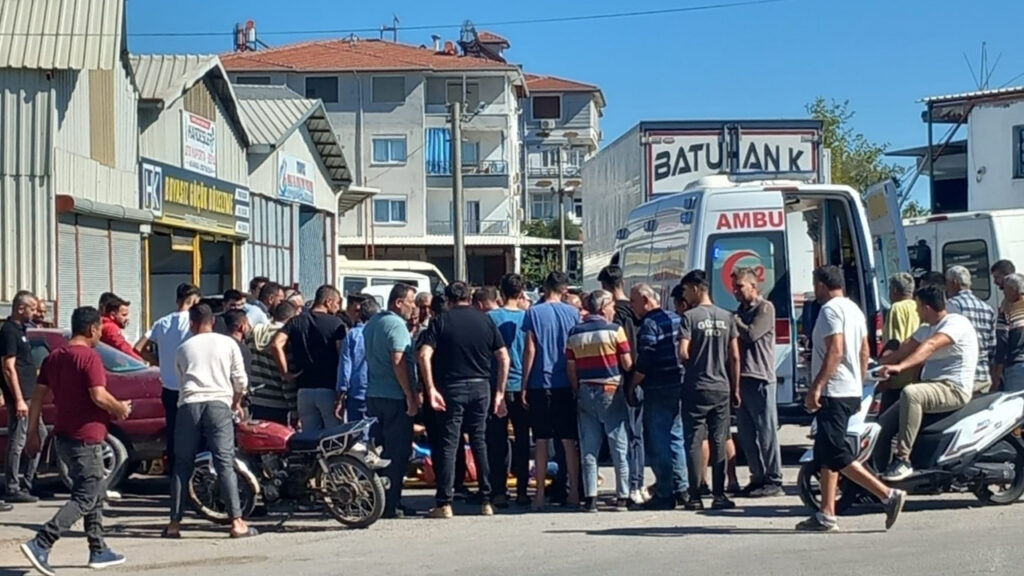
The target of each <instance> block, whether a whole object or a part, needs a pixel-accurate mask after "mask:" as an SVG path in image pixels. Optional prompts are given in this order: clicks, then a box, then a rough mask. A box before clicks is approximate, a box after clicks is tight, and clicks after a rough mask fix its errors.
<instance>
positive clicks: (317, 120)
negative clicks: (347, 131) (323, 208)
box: [235, 85, 352, 188]
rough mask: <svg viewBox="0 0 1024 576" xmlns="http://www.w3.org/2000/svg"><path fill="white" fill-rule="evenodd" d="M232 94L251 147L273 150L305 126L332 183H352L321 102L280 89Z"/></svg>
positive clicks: (240, 88)
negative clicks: (257, 146) (266, 147)
mask: <svg viewBox="0 0 1024 576" xmlns="http://www.w3.org/2000/svg"><path fill="white" fill-rule="evenodd" d="M235 95H236V96H237V97H238V105H239V108H240V109H241V111H242V117H243V118H244V119H245V124H246V126H247V127H248V129H249V136H250V138H251V140H252V143H253V144H265V145H267V146H271V147H274V148H276V147H278V146H280V145H281V144H283V143H284V141H285V140H286V139H287V138H288V136H290V135H291V133H292V132H294V131H295V130H296V129H298V127H299V126H301V125H303V124H305V126H306V130H307V131H308V132H309V137H310V138H311V139H312V140H313V142H314V143H315V144H316V148H317V152H318V153H319V154H320V159H321V160H323V163H324V166H326V167H327V169H328V171H329V172H330V179H331V183H332V184H334V186H335V187H338V188H340V187H342V186H348V185H349V184H351V183H352V174H351V173H350V172H349V169H348V163H347V162H346V161H345V153H344V152H343V151H342V149H341V143H340V142H339V141H338V137H337V135H335V133H334V127H333V126H332V125H331V121H330V119H328V118H327V110H325V109H324V105H323V103H322V102H321V101H320V100H310V99H307V98H302V97H301V96H299V95H298V94H296V93H295V92H292V91H291V90H289V89H288V88H286V87H283V86H282V87H277V88H272V87H270V86H244V85H239V86H236V87H235Z"/></svg>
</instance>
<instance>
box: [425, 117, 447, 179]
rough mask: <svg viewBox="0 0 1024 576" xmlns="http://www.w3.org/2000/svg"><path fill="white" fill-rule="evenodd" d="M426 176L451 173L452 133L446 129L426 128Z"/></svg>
mask: <svg viewBox="0 0 1024 576" xmlns="http://www.w3.org/2000/svg"><path fill="white" fill-rule="evenodd" d="M426 138H427V142H426V146H425V148H426V151H427V153H426V159H427V174H431V175H447V174H451V173H452V169H451V165H452V160H451V158H452V133H451V131H450V130H448V129H447V128H427V135H426Z"/></svg>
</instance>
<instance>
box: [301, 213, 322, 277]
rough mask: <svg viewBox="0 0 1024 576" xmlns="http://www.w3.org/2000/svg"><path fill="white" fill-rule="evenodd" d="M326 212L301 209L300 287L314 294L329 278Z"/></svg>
mask: <svg viewBox="0 0 1024 576" xmlns="http://www.w3.org/2000/svg"><path fill="white" fill-rule="evenodd" d="M325 221H326V219H325V218H324V214H323V213H322V212H313V211H311V210H300V211H299V288H300V289H301V290H302V292H303V293H304V294H309V295H312V294H313V293H314V292H315V291H316V289H317V288H319V287H320V286H322V285H323V284H324V282H325V281H326V280H327V250H326V249H325V246H324V227H325Z"/></svg>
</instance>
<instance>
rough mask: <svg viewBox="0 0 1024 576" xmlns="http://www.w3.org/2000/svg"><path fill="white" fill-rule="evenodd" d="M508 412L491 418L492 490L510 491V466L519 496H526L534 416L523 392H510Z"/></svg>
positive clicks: (496, 491)
mask: <svg viewBox="0 0 1024 576" xmlns="http://www.w3.org/2000/svg"><path fill="white" fill-rule="evenodd" d="M505 405H506V406H507V407H508V415H507V416H506V417H504V418H498V417H497V416H495V415H494V414H493V413H490V416H489V418H488V420H487V456H488V458H489V459H490V462H489V464H490V468H491V491H492V492H493V493H494V494H496V495H497V494H506V493H507V492H508V471H509V469H511V470H512V472H513V473H514V474H515V477H516V495H517V496H526V490H527V488H528V487H529V484H530V418H529V414H528V413H527V411H526V407H525V406H523V394H522V392H506V393H505ZM510 421H511V422H512V434H513V435H514V436H515V438H514V440H513V441H512V453H511V459H510V458H509V438H508V423H509V422H510Z"/></svg>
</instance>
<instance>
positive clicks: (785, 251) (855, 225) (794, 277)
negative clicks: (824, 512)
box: [612, 177, 882, 423]
mask: <svg viewBox="0 0 1024 576" xmlns="http://www.w3.org/2000/svg"><path fill="white" fill-rule="evenodd" d="M873 244H874V242H873V240H872V235H871V233H870V231H869V225H868V220H867V218H866V216H865V212H864V207H863V205H862V202H861V199H860V194H859V193H857V192H856V191H855V190H853V189H852V188H849V187H847V186H833V185H821V184H805V183H801V182H796V181H761V182H750V183H741V182H737V181H735V180H732V179H730V177H710V178H703V179H701V180H698V181H697V182H695V183H694V184H692V185H691V186H688V187H687V189H686V190H685V191H684V192H682V193H679V194H670V195H665V196H663V197H659V198H656V199H654V200H651V201H650V202H647V203H645V204H643V205H641V206H638V207H637V208H635V209H634V210H633V211H632V212H631V213H630V215H629V220H628V222H627V223H626V225H625V226H624V227H623V228H621V229H620V230H619V231H618V232H617V233H616V244H615V251H614V254H613V256H612V263H613V264H618V265H619V266H621V267H622V270H623V275H624V277H625V281H626V284H627V288H628V287H629V286H631V285H634V284H637V283H640V282H646V283H648V284H651V285H652V286H653V287H654V288H655V289H656V290H658V291H660V293H661V295H662V302H663V303H664V304H665V306H666V307H671V306H672V303H671V298H670V297H669V295H670V292H671V290H672V287H673V286H675V285H676V284H678V282H679V280H680V279H681V278H682V277H683V275H684V274H686V273H687V272H688V271H690V270H694V269H700V270H705V271H706V272H707V273H708V276H709V280H710V283H711V297H712V299H713V300H714V301H715V303H716V304H718V305H719V306H721V307H723V308H725V309H727V310H735V309H736V308H737V307H738V303H737V301H736V299H735V298H734V296H733V293H732V281H731V278H730V277H731V274H732V272H733V270H735V269H736V268H738V267H751V268H754V270H756V271H757V275H758V278H759V280H760V281H761V290H762V293H763V294H764V295H765V297H766V298H768V299H769V300H771V302H772V303H773V304H774V305H775V311H776V324H775V338H776V347H775V356H776V372H777V376H778V382H779V388H778V396H777V400H778V405H779V418H780V421H782V422H784V423H806V422H809V420H810V416H809V415H808V414H807V413H806V412H805V411H804V410H803V395H804V394H805V393H806V390H807V388H808V385H809V384H810V378H811V375H810V366H809V365H807V363H806V362H805V358H806V355H805V354H803V353H802V350H801V349H800V348H801V345H800V341H801V339H800V338H798V337H797V335H798V331H799V334H800V335H804V336H809V330H810V327H804V328H800V327H799V326H798V322H797V318H798V317H799V316H798V310H797V307H798V306H799V305H800V303H801V302H802V300H803V293H804V292H807V291H809V290H811V286H812V282H811V278H810V275H811V271H812V270H813V269H814V267H816V266H818V265H824V264H834V265H836V266H839V267H840V268H841V269H842V270H843V273H844V277H845V281H846V292H847V295H848V296H849V297H850V298H852V299H853V300H854V301H855V302H857V303H859V304H860V305H861V308H862V309H863V310H864V313H865V316H866V317H867V319H868V328H869V330H868V333H869V335H870V336H871V338H872V340H873V342H872V344H873V346H878V341H879V340H880V339H881V330H882V309H881V306H880V299H879V294H878V291H879V288H878V286H879V284H878V282H877V280H876V278H875V266H874V254H873ZM794 296H795V297H794ZM805 332H807V333H808V334H805ZM873 349H874V348H873Z"/></svg>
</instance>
